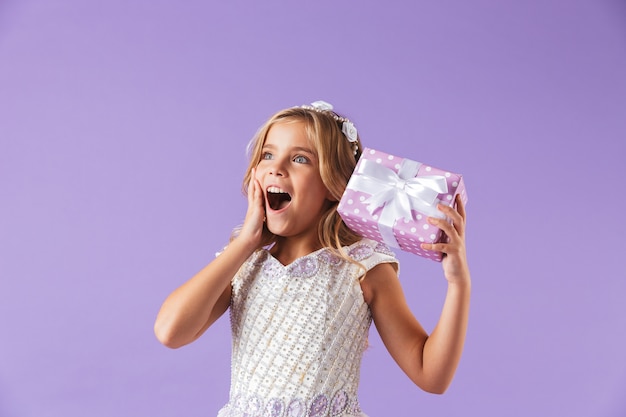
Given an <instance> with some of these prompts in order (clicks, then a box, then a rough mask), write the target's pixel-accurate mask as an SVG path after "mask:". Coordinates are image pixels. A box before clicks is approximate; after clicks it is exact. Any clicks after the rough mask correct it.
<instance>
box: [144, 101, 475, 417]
mask: <svg viewBox="0 0 626 417" xmlns="http://www.w3.org/2000/svg"><path fill="white" fill-rule="evenodd" d="M361 149H362V147H361V143H360V140H359V139H358V136H357V133H356V129H355V128H354V125H353V124H352V123H351V122H350V121H349V120H347V119H345V118H343V117H341V116H339V115H338V114H337V113H335V112H333V111H332V106H330V105H329V104H328V103H324V102H316V103H313V105H312V106H302V107H296V108H290V109H286V110H283V111H280V112H278V113H277V114H275V115H274V116H273V117H271V118H270V119H269V120H268V121H267V123H265V125H264V126H262V127H261V129H260V130H259V132H258V133H257V135H256V136H255V138H254V139H253V141H252V142H251V160H250V166H249V167H248V170H247V172H246V175H245V178H244V189H245V190H247V196H248V209H247V213H246V217H245V220H244V223H243V225H242V226H241V228H240V229H239V230H238V231H237V232H235V233H234V236H233V237H232V238H231V241H230V243H229V245H228V246H227V247H226V248H225V249H224V251H223V252H222V253H221V254H219V255H218V256H217V257H216V258H215V259H214V260H213V261H212V262H211V263H209V264H208V265H207V266H206V267H205V268H204V269H202V270H201V271H200V272H198V273H197V274H196V275H195V276H194V277H192V278H191V279H190V280H189V281H187V282H186V283H184V284H183V285H182V286H181V287H179V288H178V289H176V290H175V291H174V292H173V293H172V294H171V295H170V296H169V297H168V298H167V299H166V300H165V302H164V303H163V306H162V307H161V310H160V311H159V314H158V316H157V319H156V323H155V333H156V336H157V338H158V339H159V340H160V341H161V342H162V343H163V344H164V345H166V346H168V347H171V348H178V347H180V346H184V345H186V344H188V343H191V342H193V341H194V340H196V339H197V338H198V337H200V336H201V335H202V334H203V333H204V331H205V330H206V329H207V328H209V326H211V324H213V323H214V322H215V321H216V320H217V319H218V318H219V317H220V316H221V315H222V314H223V313H224V312H225V311H226V310H227V309H228V308H229V307H230V318H231V324H232V337H233V341H232V343H233V346H232V374H231V389H230V400H229V402H228V403H227V404H226V405H225V406H224V407H223V408H222V409H221V411H220V412H219V417H239V416H268V417H270V416H271V417H279V416H283V417H303V416H311V417H317V416H360V417H363V416H365V414H363V413H362V412H361V409H360V407H359V403H358V400H357V390H358V384H359V369H360V364H361V357H362V353H363V351H364V349H365V348H366V346H367V333H368V331H369V326H370V323H371V321H372V320H373V321H374V323H375V325H376V328H377V329H378V332H379V333H380V336H381V338H382V340H383V342H384V344H385V346H386V347H387V349H388V350H389V353H390V354H391V356H392V357H393V358H394V359H395V361H396V362H397V363H398V365H399V366H400V368H402V370H403V371H404V372H405V373H406V374H407V375H408V377H409V378H411V380H412V381H413V382H415V384H417V385H418V386H419V387H421V388H422V389H424V390H426V391H428V392H433V393H443V392H444V391H445V390H446V388H447V387H448V385H449V384H450V382H451V380H452V377H453V375H454V373H455V370H456V367H457V364H458V362H459V359H460V357H461V351H462V349H463V343H464V339H465V333H466V327H467V320H468V310H469V298H470V274H469V269H468V266H467V261H466V256H465V237H464V235H465V210H464V207H463V203H462V202H461V201H460V199H459V200H457V202H456V203H457V209H456V210H455V209H454V208H451V207H447V206H440V207H438V208H439V210H441V211H442V212H443V213H444V214H445V215H446V216H448V218H449V219H451V220H452V224H450V223H448V222H446V221H445V220H439V219H436V218H430V219H429V221H430V223H431V224H433V225H435V226H437V227H440V228H441V229H442V230H443V231H444V232H445V233H446V234H447V236H448V237H449V241H448V242H447V243H437V244H423V247H424V248H425V249H428V250H434V251H441V252H443V253H444V254H445V257H444V259H443V262H442V265H443V272H444V275H445V277H446V279H447V280H448V290H447V295H446V299H445V303H444V306H443V311H442V313H441V317H440V319H439V322H438V324H437V326H436V327H435V329H434V331H433V332H432V334H431V335H428V334H427V333H426V332H425V331H424V329H423V328H422V326H421V325H420V323H419V322H418V321H417V320H416V319H415V317H414V316H413V314H412V313H411V311H410V310H409V307H408V306H407V304H406V301H405V298H404V295H403V292H402V287H401V285H400V282H399V280H398V275H397V271H398V261H397V260H396V258H395V257H394V254H393V253H392V252H391V251H390V250H389V249H388V248H387V247H386V246H385V245H383V244H381V243H377V242H374V241H371V240H368V239H362V238H361V237H360V236H358V235H357V234H356V233H354V232H353V231H351V230H350V229H348V228H347V227H346V225H345V224H344V223H343V222H342V220H341V218H340V217H339V214H338V213H337V205H338V201H339V199H340V198H341V196H342V194H343V192H344V190H345V188H346V184H347V182H348V179H349V178H350V175H351V174H352V171H353V169H354V167H355V165H356V162H357V160H358V159H359V157H360V154H361Z"/></svg>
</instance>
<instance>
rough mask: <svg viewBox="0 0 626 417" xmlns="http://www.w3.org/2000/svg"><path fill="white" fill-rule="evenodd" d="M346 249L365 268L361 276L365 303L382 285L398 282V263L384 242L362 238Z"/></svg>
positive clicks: (370, 300)
mask: <svg viewBox="0 0 626 417" xmlns="http://www.w3.org/2000/svg"><path fill="white" fill-rule="evenodd" d="M347 250H348V256H350V258H351V259H353V260H354V261H356V262H358V263H359V264H361V265H363V267H364V268H365V271H364V273H363V274H362V276H361V278H362V279H361V290H362V292H363V298H364V299H365V302H366V303H367V304H370V303H371V302H372V300H373V298H374V295H375V294H376V293H377V292H380V291H381V289H383V287H387V286H390V285H391V286H395V285H397V284H398V283H399V280H398V273H399V270H400V264H399V262H398V259H397V258H396V256H395V254H394V253H393V252H392V251H391V250H390V249H389V247H387V245H385V244H384V243H379V242H376V241H374V240H370V239H362V240H360V241H359V242H356V243H354V244H353V245H350V246H349V247H348V248H347ZM383 290H384V289H383Z"/></svg>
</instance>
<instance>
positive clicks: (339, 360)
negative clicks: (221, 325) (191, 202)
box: [219, 239, 397, 417]
mask: <svg viewBox="0 0 626 417" xmlns="http://www.w3.org/2000/svg"><path fill="white" fill-rule="evenodd" d="M346 250H347V253H348V254H349V256H350V257H351V258H352V259H354V260H355V261H357V262H360V263H361V264H362V265H363V267H365V269H366V270H370V269H371V268H373V267H374V266H376V265H378V264H380V263H383V262H397V260H396V259H395V257H394V255H393V253H392V252H391V251H390V250H389V249H388V248H387V247H386V246H385V245H383V244H380V243H377V242H374V241H371V240H367V239H364V240H361V241H360V242H357V243H355V244H353V245H351V246H349V247H347V248H346ZM363 272H364V271H363V269H362V268H360V267H359V266H358V265H355V264H354V263H350V262H348V261H346V260H344V259H342V258H341V257H338V256H336V255H334V254H332V253H331V252H330V251H329V250H327V249H320V250H318V251H316V252H313V253H311V254H309V255H307V256H304V257H302V258H298V259H297V260H296V261H294V262H293V263H291V264H289V265H287V266H284V265H282V264H281V263H280V262H279V261H278V260H277V259H275V258H274V257H273V256H272V255H271V254H270V253H269V252H268V251H267V250H259V251H257V252H256V253H255V254H253V255H252V256H251V257H250V258H249V259H248V260H247V261H246V262H245V263H244V265H243V266H242V267H241V268H240V270H239V272H238V273H237V274H236V276H235V277H234V278H233V281H232V298H231V309H230V316H231V325H232V337H233V345H232V371H231V388H230V400H229V403H228V404H227V405H226V406H224V407H223V408H222V410H221V411H220V413H219V417H240V416H250V417H252V416H254V417H256V416H267V417H304V416H309V417H321V416H363V414H362V413H361V409H360V406H359V402H358V399H357V390H358V385H359V374H360V366H361V358H362V354H363V351H364V349H365V347H366V345H367V334H368V331H369V327H370V323H371V314H370V311H369V308H368V306H367V304H366V303H365V301H364V299H363V293H362V291H361V287H360V283H359V280H358V277H359V276H361V275H363Z"/></svg>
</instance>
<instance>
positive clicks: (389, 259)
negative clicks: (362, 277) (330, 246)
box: [345, 239, 399, 271]
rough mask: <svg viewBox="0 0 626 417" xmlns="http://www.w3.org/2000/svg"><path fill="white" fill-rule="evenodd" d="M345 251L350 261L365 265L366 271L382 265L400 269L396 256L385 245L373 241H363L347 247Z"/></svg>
mask: <svg viewBox="0 0 626 417" xmlns="http://www.w3.org/2000/svg"><path fill="white" fill-rule="evenodd" d="M345 250H346V252H347V255H348V256H349V257H350V259H352V260H353V261H355V262H357V263H359V264H361V265H363V267H364V268H365V270H366V271H370V270H372V269H373V268H374V267H376V266H377V265H380V264H390V265H391V266H392V267H393V269H394V270H396V271H398V269H399V262H398V259H396V255H395V254H394V253H393V252H392V251H391V249H389V247H388V246H387V245H385V244H384V243H380V242H376V241H374V240H371V239H361V240H359V241H358V242H356V243H353V244H352V245H350V246H347V247H345Z"/></svg>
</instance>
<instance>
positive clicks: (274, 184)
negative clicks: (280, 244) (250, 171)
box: [256, 122, 329, 241]
mask: <svg viewBox="0 0 626 417" xmlns="http://www.w3.org/2000/svg"><path fill="white" fill-rule="evenodd" d="M256 178H257V179H258V181H259V183H260V184H261V187H262V188H263V191H264V195H265V213H266V218H267V227H268V229H269V230H270V232H272V233H274V234H275V235H278V236H282V237H287V238H304V239H305V240H308V241H313V239H314V240H317V226H318V223H319V221H320V218H321V215H322V213H323V211H324V207H325V205H326V203H327V201H328V198H329V192H328V190H327V189H326V186H325V185H324V183H323V182H322V178H321V177H320V172H319V163H318V160H317V158H316V156H315V153H314V152H313V149H312V148H311V144H310V143H309V140H308V139H307V135H306V132H305V129H304V124H303V123H302V122H291V123H277V124H274V125H273V126H272V127H271V128H270V130H269V132H268V134H267V137H266V139H265V143H264V145H263V151H262V155H261V161H260V162H259V165H258V166H257V169H256Z"/></svg>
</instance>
